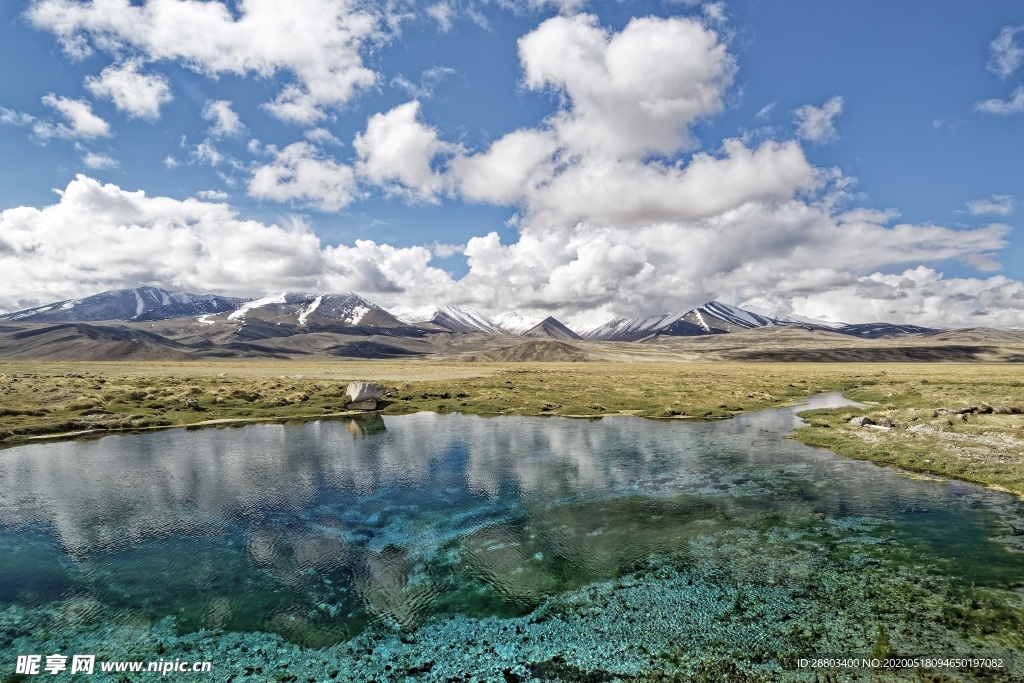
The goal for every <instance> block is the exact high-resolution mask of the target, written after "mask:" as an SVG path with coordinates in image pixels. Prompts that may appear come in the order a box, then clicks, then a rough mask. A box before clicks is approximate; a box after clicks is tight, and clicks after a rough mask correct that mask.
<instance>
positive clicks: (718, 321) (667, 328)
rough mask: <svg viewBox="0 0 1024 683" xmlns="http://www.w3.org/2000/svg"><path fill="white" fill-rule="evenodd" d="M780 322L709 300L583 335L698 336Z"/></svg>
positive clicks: (600, 337)
mask: <svg viewBox="0 0 1024 683" xmlns="http://www.w3.org/2000/svg"><path fill="white" fill-rule="evenodd" d="M779 324H783V323H780V321H778V320H774V319H772V318H769V317H766V316H763V315H758V314H757V313H752V312H750V311H746V310H744V309H742V308H739V307H737V306H730V305H729V304H723V303H721V302H719V301H709V302H708V303H706V304H704V305H703V306H698V307H697V308H695V309H693V310H691V311H687V312H686V313H675V314H667V315H656V316H653V317H650V318H637V319H628V318H617V319H615V320H610V321H608V322H607V323H605V324H604V325H601V326H599V327H595V328H592V329H590V330H587V331H586V332H585V333H584V334H583V335H582V336H583V338H584V339H594V340H602V341H636V340H639V339H646V338H648V337H651V336H670V337H695V336H699V335H702V334H723V333H726V332H739V331H741V330H750V329H753V328H755V327H770V326H774V325H779Z"/></svg>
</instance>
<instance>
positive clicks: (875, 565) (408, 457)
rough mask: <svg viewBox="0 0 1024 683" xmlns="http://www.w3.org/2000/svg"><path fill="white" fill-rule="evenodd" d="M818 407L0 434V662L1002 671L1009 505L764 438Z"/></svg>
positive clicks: (1016, 553) (452, 673)
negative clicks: (689, 417) (91, 658)
mask: <svg viewBox="0 0 1024 683" xmlns="http://www.w3.org/2000/svg"><path fill="white" fill-rule="evenodd" d="M844 403H845V402H844V400H843V399H842V398H841V397H840V396H838V395H836V394H826V395H820V396H816V397H813V398H812V399H810V403H809V404H808V405H807V406H802V407H800V408H797V409H780V410H772V411H765V412H761V413H755V414H750V415H744V416H740V417H737V418H734V419H731V420H726V421H717V422H689V421H682V420H672V421H652V420H643V419H639V418H630V417H615V418H605V419H602V420H573V419H563V418H532V417H496V418H483V417H477V416H465V415H438V414H434V413H420V414H415V415H408V416H401V417H385V418H381V417H373V418H368V419H364V420H350V421H322V422H310V423H305V424H296V425H278V424H275V425H249V426H244V427H238V428H224V429H204V430H185V429H175V430H168V431H163V432H157V433H150V434H145V435H131V436H112V437H105V438H100V439H96V440H89V441H66V442H56V443H46V444H38V445H29V446H21V447H17V448H10V449H7V450H4V451H0V653H6V654H4V655H3V656H2V657H0V681H2V680H4V678H3V677H4V676H5V675H7V674H9V673H13V671H14V662H15V659H16V656H17V655H19V654H20V655H24V654H30V653H38V654H42V655H46V654H51V653H53V652H62V653H63V654H66V655H70V654H74V653H95V654H97V659H98V660H108V661H114V660H146V661H150V660H156V659H158V658H167V659H172V658H183V659H192V660H207V661H211V663H212V671H211V673H205V674H196V675H195V679H196V680H229V679H233V680H303V681H305V680H353V681H357V680H370V679H376V680H441V681H449V680H465V681H470V680H480V681H489V680H498V681H514V680H521V681H525V680H531V679H533V680H594V681H601V680H609V681H610V680H617V677H622V679H623V680H626V679H627V677H631V678H630V680H638V679H639V680H673V679H670V678H669V679H663V678H658V676H660V675H662V674H664V675H678V676H687V677H688V676H693V677H695V678H697V679H700V678H699V677H700V676H704V678H703V679H700V680H780V679H782V678H793V679H797V680H814V676H815V674H816V672H815V671H813V670H810V669H807V668H801V667H800V664H799V660H800V659H801V658H808V657H814V656H818V655H820V656H833V657H870V656H872V654H874V655H883V656H884V655H887V654H889V655H900V656H930V657H953V656H956V657H964V656H972V657H990V658H994V659H999V660H1002V661H1003V662H1004V668H1003V669H1001V670H998V669H987V668H985V667H982V668H977V667H976V668H974V669H960V668H955V669H950V670H945V671H943V673H945V674H946V675H949V676H951V677H953V678H954V679H956V678H968V679H969V678H979V679H991V680H1010V679H1002V678H998V676H1002V675H1012V674H1010V673H1008V672H1012V671H1016V670H1017V669H1018V663H1017V659H1018V655H1017V652H1018V650H1019V649H1020V647H1021V642H1020V641H1021V636H1020V626H1021V616H1022V614H1024V610H1022V608H1021V597H1022V595H1024V591H1022V586H1024V553H1022V552H1021V548H1020V546H1019V544H1016V545H1015V543H1017V542H1018V541H1020V540H1022V539H1021V537H1019V536H1014V528H1015V527H1016V528H1020V527H1024V523H1022V522H1020V521H1019V520H1020V519H1021V518H1022V517H1024V505H1022V504H1021V503H1020V502H1018V501H1016V500H1015V499H1012V498H1010V497H1009V496H1005V495H1002V494H998V493H994V492H989V491H985V490H983V489H981V488H979V487H976V486H972V485H969V484H964V483H960V482H939V481H935V480H922V479H917V478H910V477H907V476H900V475H899V474H898V473H896V472H894V471H892V470H889V469H885V468H880V467H877V466H875V465H873V464H871V463H866V462H858V461H852V460H848V459H844V458H840V457H839V456H836V455H835V454H832V453H830V452H828V451H824V450H819V449H811V448H808V447H805V446H803V445H801V444H799V443H798V442H796V441H794V440H792V439H789V438H786V435H787V434H789V433H791V432H792V430H793V429H794V428H796V427H798V426H799V425H800V424H801V423H800V420H799V419H798V418H797V417H796V416H795V413H796V412H798V411H799V410H804V409H808V408H821V407H833V406H839V405H843V404H844ZM44 659H45V657H44ZM7 669H9V671H5V670H7ZM861 673H862V675H865V674H867V675H870V672H861ZM65 675H66V672H65ZM147 675H148V676H150V677H152V676H154V674H143V675H141V676H140V678H139V680H142V679H144V678H145V676H147ZM174 675H175V676H178V677H181V676H186V677H188V675H186V674H174ZM895 675H906V676H908V677H910V678H908V680H917V679H916V678H913V677H912V671H910V670H904V671H898V672H896V674H895ZM102 676H103V674H100V673H99V672H97V675H96V676H95V677H96V678H97V679H101V678H102ZM291 676H296V678H290V677H291ZM644 677H646V678H644ZM111 680H117V678H116V677H111ZM680 680H687V678H680Z"/></svg>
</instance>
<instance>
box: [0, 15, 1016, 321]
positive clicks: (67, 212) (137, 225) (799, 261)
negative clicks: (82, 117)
mask: <svg viewBox="0 0 1024 683" xmlns="http://www.w3.org/2000/svg"><path fill="white" fill-rule="evenodd" d="M106 2H107V3H115V4H116V3H117V2H120V0H106ZM151 4H152V3H151ZM165 4H167V6H176V5H177V4H179V3H174V2H172V0H165ZM98 5H99V3H96V5H95V6H98ZM205 5H206V6H207V9H206V10H204V11H209V12H213V13H215V14H216V13H217V12H219V11H220V10H218V9H217V7H219V6H220V3H219V2H209V3H205ZM77 6H80V7H92V6H94V5H85V4H82V3H78V4H77ZM112 6H113V5H112ZM154 6H155V4H154ZM255 6H256V5H255V3H253V4H250V5H245V6H243V8H244V9H246V11H245V12H242V13H241V15H240V16H248V14H247V13H251V12H253V11H255V10H254V9H253V8H254V7H255ZM137 7H139V5H133V6H132V8H133V11H134V8H137ZM232 21H234V20H233V19H232ZM95 40H96V37H95V36H93V35H92V34H90V41H95ZM93 44H95V43H94V42H90V43H89V45H93ZM519 55H520V59H521V62H522V68H523V81H522V83H523V85H525V87H528V88H534V89H540V90H550V91H552V92H554V93H556V94H557V95H558V97H559V99H558V101H557V104H556V105H554V111H553V113H552V114H551V115H550V116H549V117H547V118H546V119H545V120H544V121H542V122H541V123H539V124H538V125H537V126H535V127H530V128H522V129H519V130H515V131H512V132H509V133H507V134H504V135H501V136H499V137H497V139H495V140H494V141H493V142H492V143H491V144H489V145H485V146H484V147H483V148H481V149H477V150H469V149H465V148H463V147H461V146H459V145H455V144H452V143H451V142H446V141H445V140H444V139H443V137H442V135H441V133H440V132H439V131H438V130H437V129H436V128H434V127H433V126H431V125H430V124H429V123H427V122H425V121H424V112H423V106H422V105H421V104H420V103H419V102H418V101H412V102H408V103H405V104H402V105H400V106H398V107H395V108H394V109H392V110H390V111H387V112H383V113H379V114H375V115H373V116H371V117H370V118H369V119H368V120H367V123H366V127H365V129H364V130H363V131H362V132H360V133H359V134H358V135H356V137H355V140H354V142H353V148H354V161H353V162H352V165H351V166H350V165H347V164H344V163H341V162H339V161H338V160H336V159H334V158H332V157H331V156H330V155H328V154H326V153H325V152H324V151H323V148H322V147H319V146H317V144H314V142H313V141H315V142H320V143H322V142H325V141H326V140H327V138H326V136H324V135H323V134H321V133H316V132H313V133H309V134H308V137H307V139H309V140H311V141H307V142H298V143H295V144H292V145H289V146H287V147H284V148H283V149H279V148H277V147H275V146H273V145H268V146H263V145H261V144H259V143H254V144H253V145H252V147H251V151H252V152H253V153H254V154H265V155H266V157H264V158H263V159H262V160H261V163H259V164H256V165H254V166H253V167H251V168H249V169H247V170H248V172H249V173H250V177H249V181H248V193H249V195H250V196H252V197H255V198H258V199H269V200H273V201H279V202H290V203H292V204H293V205H295V206H299V207H311V208H315V209H319V210H324V211H339V210H341V209H343V208H345V207H346V206H348V205H349V204H350V203H351V202H353V201H354V200H355V199H356V198H358V197H359V196H360V183H361V184H362V187H363V188H364V189H365V188H367V187H369V186H377V187H380V188H383V190H384V191H385V192H387V193H395V194H398V195H401V196H403V197H405V198H407V199H410V200H413V201H436V200H438V199H439V198H440V197H442V196H454V197H459V198H461V199H463V200H466V201H475V202H488V203H493V204H496V205H500V206H511V207H514V208H515V212H516V213H515V217H514V222H513V224H514V225H515V227H516V229H517V231H518V233H517V235H516V237H515V238H513V239H511V240H508V239H506V241H505V242H503V241H502V239H501V238H500V237H499V235H498V234H497V233H496V232H491V233H488V234H486V235H479V236H476V237H473V238H471V239H469V240H467V242H466V244H465V245H459V246H453V245H435V246H433V247H430V246H416V247H394V246H391V245H387V244H378V243H375V242H372V241H357V242H356V243H355V244H353V245H324V244H322V243H321V242H320V240H319V239H318V238H317V237H316V236H315V234H313V233H312V232H311V231H310V230H309V229H308V227H307V226H306V225H305V224H304V223H303V222H302V221H301V220H297V219H296V220H293V221H291V222H290V223H289V224H287V225H285V226H277V225H266V224H263V223H259V222H255V221H245V220H241V219H240V218H239V217H238V216H237V215H235V213H234V212H233V210H232V209H231V208H230V206H229V205H227V204H226V203H224V201H223V200H224V197H222V196H221V195H219V194H212V193H205V194H203V195H201V199H209V200H212V201H201V199H185V200H176V199H172V198H167V197H149V196H146V195H144V194H143V193H141V192H128V191H125V190H121V189H120V188H117V187H115V186H112V185H101V184H100V183H98V182H96V181H94V180H91V179H89V178H85V177H79V178H78V179H76V180H75V181H73V182H72V183H71V184H70V185H69V186H68V188H67V190H65V191H64V192H63V194H62V196H61V199H60V201H59V202H58V203H57V204H55V205H53V206H48V207H43V208H31V207H22V208H18V209H10V210H8V211H6V212H4V213H3V214H2V217H0V284H3V285H5V286H4V287H0V305H5V306H8V307H16V306H19V305H27V304H29V303H39V302H41V301H46V300H53V299H56V298H61V297H64V296H78V295H81V294H82V293H84V292H91V291H98V290H101V289H106V288H111V287H115V286H126V285H134V284H142V283H157V284H162V285H164V286H170V287H178V288H185V289H193V290H204V291H223V292H225V293H236V294H247V295H252V294H260V293H263V292H264V291H266V290H273V289H277V290H280V289H319V290H334V291H337V290H345V289H354V290H356V291H360V292H362V293H364V294H366V295H368V296H370V297H371V298H372V299H373V300H375V301H377V302H378V303H380V304H382V305H393V304H399V303H401V304H403V305H407V306H415V305H422V304H433V303H456V304H467V305H471V306H475V307H478V308H480V309H482V310H484V311H485V312H491V313H498V312H502V311H507V310H511V309H517V310H522V311H525V312H528V313H545V314H554V315H557V316H559V317H560V318H562V319H564V320H566V321H568V322H571V323H577V324H585V323H588V322H589V323H600V322H603V321H604V320H606V319H607V318H610V317H613V316H628V317H637V316H644V315H651V314H657V313H665V312H673V311H675V312H681V311H684V310H686V309H687V308H689V307H691V306H694V305H697V304H700V303H702V302H703V301H706V300H709V299H721V300H724V301H729V302H734V303H739V302H745V301H759V302H768V303H772V302H774V303H775V304H777V306H778V307H779V308H780V310H781V309H785V310H787V311H789V312H793V313H796V314H799V315H805V316H808V317H829V318H831V319H833V320H841V319H846V320H849V321H851V322H858V321H867V320H874V319H883V320H891V321H894V322H915V323H918V324H922V325H936V324H938V325H942V324H945V325H964V324H999V325H1010V324H1014V325H1022V324H1024V303H1022V302H1024V293H1022V284H1021V283H1020V282H1018V281H1015V280H1012V279H1009V278H1006V277H1003V276H1001V275H993V276H988V277H978V278H945V277H944V276H943V275H942V273H941V271H940V270H939V269H940V268H941V267H942V265H943V264H944V263H947V262H949V261H957V262H960V263H963V264H967V266H968V267H972V268H976V269H980V270H989V271H991V270H995V269H997V268H998V266H999V264H998V260H997V259H998V256H999V254H1000V252H1001V251H1002V250H1003V249H1005V247H1006V246H1007V242H1006V236H1007V234H1008V231H1009V228H1008V226H1006V225H1003V224H1000V223H992V224H989V225H983V226H981V227H977V228H959V229H954V228H950V227H945V226H941V225H933V224H928V223H925V224H914V223H907V222H899V221H898V220H897V219H898V214H897V213H896V212H894V211H891V210H886V211H878V210H872V209H863V208H862V209H850V210H847V209H846V207H845V204H844V201H848V190H847V188H848V186H849V184H850V182H852V181H851V180H850V179H849V178H845V177H844V176H842V174H841V173H839V172H838V171H837V170H834V169H822V168H817V167H815V166H814V165H812V164H811V163H810V161H808V159H807V156H806V154H805V152H804V149H803V147H802V146H801V143H800V142H798V141H796V140H778V139H772V140H767V141H763V142H760V143H758V144H753V143H750V142H745V141H743V140H736V139H730V140H725V141H724V142H723V143H722V144H721V145H720V146H709V147H708V148H706V149H705V150H703V151H699V152H696V153H692V149H693V145H694V140H693V137H692V132H691V128H692V126H693V125H694V124H695V123H696V122H697V121H699V120H700V119H701V118H703V117H706V116H710V115H713V114H714V113H715V112H717V111H719V110H720V109H721V107H722V98H723V96H724V92H725V89H726V88H727V87H728V85H729V83H730V82H731V80H732V77H733V73H734V71H735V62H734V60H733V58H732V57H731V56H730V55H729V54H728V52H727V50H726V49H725V46H724V43H723V41H722V40H721V39H720V38H719V36H718V35H717V34H716V33H715V32H714V31H713V30H711V29H710V28H708V27H707V26H706V25H705V24H702V23H701V22H700V21H698V20H696V19H690V18H671V19H656V18H646V19H635V20H633V21H631V22H630V23H629V24H627V25H626V27H625V28H623V29H622V30H621V31H619V32H613V31H611V30H609V29H606V28H604V27H601V26H599V25H598V24H597V21H596V19H594V18H593V17H588V16H575V17H565V16H558V17H554V18H552V19H549V20H547V21H545V22H543V23H542V24H540V26H539V27H538V28H537V29H536V30H535V31H532V32H530V33H528V34H527V35H526V36H524V37H523V38H522V39H521V40H520V42H519ZM836 99H838V98H834V99H833V100H829V102H827V103H825V105H824V106H823V107H820V108H817V107H816V108H813V109H815V111H816V112H818V114H817V115H818V117H819V119H824V120H826V123H827V124H828V125H827V126H825V125H824V124H821V123H820V122H819V124H817V125H818V130H828V129H829V128H830V127H831V126H832V123H831V121H832V118H834V116H836V115H838V113H839V111H840V110H841V100H839V102H838V109H837V107H836V105H835V104H834V101H835V100H836ZM830 110H834V113H831V114H829V113H828V112H829V111H830ZM314 130H316V129H314ZM588 130H589V131H590V132H587V131H588ZM819 137H821V136H820V135H819ZM203 144H208V155H207V156H208V157H209V158H207V159H206V162H207V163H214V161H213V160H214V154H215V153H216V154H220V152H218V151H217V150H216V147H215V146H214V144H213V142H211V141H204V143H203ZM225 161H226V160H225V159H223V158H222V160H221V161H220V162H219V163H225ZM236 170H237V168H236ZM844 197H846V198H847V199H845V200H844ZM982 201H989V202H992V203H994V204H996V205H999V204H1000V202H1002V205H1005V202H1003V199H1002V198H1001V196H995V197H992V198H991V199H990V200H982ZM979 206H981V205H979ZM1011 206H1012V204H1011ZM996 213H998V212H996ZM68 235H70V237H68ZM458 252H461V253H462V255H463V256H464V257H465V259H466V265H467V273H466V274H465V275H464V276H462V277H461V278H460V279H458V280H455V279H453V278H452V277H451V276H450V275H449V274H448V273H446V272H445V271H443V270H441V269H439V268H436V267H434V266H431V259H433V258H435V257H438V258H443V257H450V256H453V255H455V254H456V253H458ZM8 264H12V265H11V267H8ZM8 279H9V281H8ZM944 302H945V304H946V305H944Z"/></svg>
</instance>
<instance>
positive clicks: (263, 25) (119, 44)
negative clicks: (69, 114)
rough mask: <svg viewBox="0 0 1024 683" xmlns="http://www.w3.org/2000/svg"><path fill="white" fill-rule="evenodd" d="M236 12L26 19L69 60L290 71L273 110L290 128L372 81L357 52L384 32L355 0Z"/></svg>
mask: <svg viewBox="0 0 1024 683" xmlns="http://www.w3.org/2000/svg"><path fill="white" fill-rule="evenodd" d="M236 8H237V16H236V15H235V14H234V12H233V11H232V9H231V8H229V6H228V4H226V3H224V2H220V1H219V0H214V1H211V2H196V1H194V0H146V1H145V2H142V3H135V2H129V0H97V1H95V2H89V3H82V2H78V1H77V0H34V2H32V4H31V5H30V7H29V9H28V11H27V13H26V16H27V17H28V19H29V21H30V22H31V23H32V24H33V25H34V26H36V27H37V28H41V29H46V30H49V31H51V32H52V33H54V34H55V35H56V36H57V38H58V39H59V40H60V42H61V44H62V45H63V47H64V49H65V51H66V52H67V53H68V54H69V55H71V56H72V57H77V58H81V57H83V56H85V55H87V54H89V53H90V52H91V51H92V50H93V49H99V50H102V51H105V52H110V53H112V54H120V53H122V52H124V51H134V52H137V53H138V54H139V55H140V56H141V57H143V58H145V60H146V61H159V60H168V61H177V62H179V63H181V64H182V65H184V66H186V67H188V68H191V69H194V70H195V71H197V72H200V73H204V74H207V75H209V76H212V77H216V76H218V75H220V74H223V73H234V74H238V75H241V76H246V75H250V74H252V75H256V76H260V77H269V76H273V75H274V74H276V73H278V72H289V73H291V74H292V75H293V76H294V78H295V81H294V82H293V83H290V84H288V85H286V86H285V87H284V88H283V89H282V90H281V91H280V92H279V93H278V95H277V96H276V97H275V98H274V100H273V101H272V102H270V103H268V104H267V109H268V110H269V111H270V112H271V113H272V114H274V115H275V116H277V117H279V118H281V119H283V120H287V121H295V122H299V123H307V124H308V123H311V122H313V121H316V120H318V119H321V118H323V116H324V108H327V107H336V106H339V105H341V104H344V103H345V102H347V101H348V100H349V99H351V98H352V97H353V95H354V94H355V93H356V92H357V91H358V90H360V89H362V88H366V87H369V86H371V85H373V83H374V82H375V80H376V75H375V74H374V72H373V71H372V70H371V69H369V68H368V67H366V66H365V65H364V64H363V61H362V57H361V55H360V50H361V49H362V47H363V45H364V43H366V42H367V41H369V40H373V39H375V38H378V37H380V36H381V35H382V34H381V31H382V28H381V26H380V20H379V18H378V16H377V15H376V14H374V13H372V12H371V11H367V10H365V9H363V8H362V5H361V3H359V2H358V1H357V0H292V1H291V2H287V3H281V2H268V1H264V0H259V1H256V0H250V1H248V2H242V3H238V4H237V6H236Z"/></svg>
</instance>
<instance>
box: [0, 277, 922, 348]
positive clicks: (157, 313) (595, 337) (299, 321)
mask: <svg viewBox="0 0 1024 683" xmlns="http://www.w3.org/2000/svg"><path fill="white" fill-rule="evenodd" d="M189 318H191V319H193V320H194V322H196V323H198V324H200V325H210V326H218V325H232V326H236V327H239V328H241V327H245V326H249V327H255V328H267V327H278V328H285V329H282V330H278V331H277V333H278V335H279V336H280V335H281V334H283V333H284V332H285V330H287V331H288V333H295V332H317V331H337V330H338V329H339V328H372V329H374V330H387V331H388V333H389V334H392V335H398V336H402V335H403V334H404V335H411V336H422V335H423V334H424V333H430V332H446V333H455V334H490V335H518V336H523V337H528V338H550V339H561V340H581V339H583V340H591V341H622V342H636V341H650V340H654V339H658V338H661V337H693V336H701V335H709V334H728V333H732V332H740V331H743V330H751V329H756V328H764V327H784V326H798V327H804V328H810V329H821V330H829V331H833V332H838V333H840V334H848V335H853V336H858V337H867V338H876V337H885V336H893V335H902V334H928V333H931V332H936V330H933V329H929V328H923V327H917V326H914V325H896V324H892V323H885V322H878V323H866V324H864V323H862V324H845V323H833V322H825V321H818V320H811V319H807V318H800V317H795V316H783V317H771V316H767V315H762V314H761V313H756V312H753V311H750V310H746V309H743V308H740V307H738V306H731V305H729V304H724V303H721V302H718V301H709V302H708V303H706V304H703V305H702V306H698V307H697V308H694V309H692V310H689V311H686V312H684V313H672V314H665V315H659V316H652V317H648V318H635V319H629V318H616V319H614V320H609V321H608V322H606V323H604V324H602V325H598V326H595V327H590V328H583V329H580V328H575V329H574V328H571V327H569V326H567V325H565V324H564V323H562V322H561V321H559V320H557V319H556V318H554V317H547V318H543V319H540V318H533V317H530V316H525V315H522V314H520V313H518V312H509V313H504V314H500V315H497V316H495V317H493V318H490V317H488V316H486V315H484V314H482V313H480V312H478V311H474V310H472V309H470V308H467V307H464V306H455V305H444V306H427V307H419V308H410V307H394V308H392V309H390V310H386V309H384V308H382V307H381V306H378V305H377V304H375V303H373V302H371V301H369V300H367V299H365V298H363V297H361V296H359V295H358V294H355V293H353V292H347V293H343V294H330V293H316V292H282V293H280V294H276V295H271V296H267V297H263V298H260V299H243V298H236V297H227V296H221V295H218V294H191V293H188V292H171V291H167V290H164V289H160V288H158V287H138V288H136V289H117V290H112V291H108V292H102V293H100V294H95V295H93V296H89V297H85V298H83V299H68V300H64V301H57V302H54V303H51V304H46V305H43V306H35V307H32V308H26V309H24V310H20V311H15V312H13V313H7V314H3V315H0V321H4V322H18V323H44V322H48V323H54V322H67V323H91V322H113V321H117V322H126V323H146V322H149V323H153V322H157V321H169V320H178V319H189ZM249 336H251V335H249Z"/></svg>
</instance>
